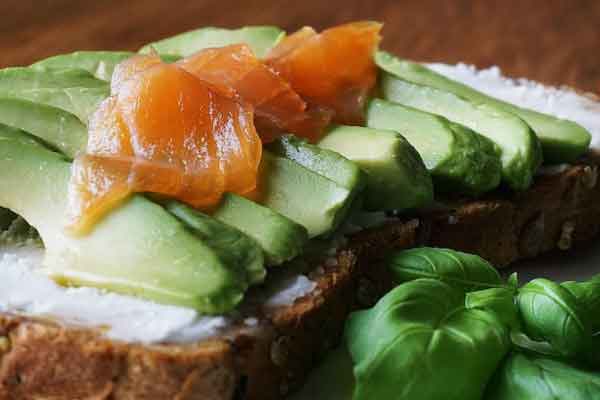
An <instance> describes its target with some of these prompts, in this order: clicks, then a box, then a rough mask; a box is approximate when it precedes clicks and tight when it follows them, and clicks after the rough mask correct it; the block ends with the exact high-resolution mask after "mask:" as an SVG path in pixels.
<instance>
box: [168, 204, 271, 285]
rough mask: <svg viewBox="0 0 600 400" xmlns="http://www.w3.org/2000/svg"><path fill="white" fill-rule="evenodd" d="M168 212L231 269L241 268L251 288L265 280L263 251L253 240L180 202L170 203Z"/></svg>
mask: <svg viewBox="0 0 600 400" xmlns="http://www.w3.org/2000/svg"><path fill="white" fill-rule="evenodd" d="M165 208H166V209H167V210H168V211H169V212H170V213H171V214H173V215H174V216H176V217H177V218H179V219H180V220H181V221H183V222H184V223H185V225H186V226H187V227H188V228H189V229H191V230H192V232H194V233H195V234H196V236H198V237H199V238H200V239H202V241H203V242H204V243H206V244H208V245H209V246H210V247H211V248H212V249H213V250H215V252H216V253H217V255H218V256H219V258H220V259H221V260H224V262H225V263H226V264H227V265H238V266H240V272H241V273H243V274H245V275H246V281H247V282H248V283H249V284H251V285H253V284H256V283H260V282H262V281H263V280H264V279H265V276H266V275H267V272H266V270H265V263H264V257H263V251H262V249H261V248H260V247H259V245H258V243H257V242H255V241H254V239H252V238H251V237H250V236H247V235H245V234H244V233H242V231H240V230H238V229H236V228H234V227H232V226H229V225H227V224H224V223H223V222H221V221H218V220H216V219H215V218H212V217H209V216H208V215H206V214H204V213H202V212H200V211H198V210H196V209H194V208H192V207H189V206H187V205H185V204H183V203H180V202H178V201H169V202H168V203H167V204H166V205H165Z"/></svg>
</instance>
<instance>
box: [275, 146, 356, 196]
mask: <svg viewBox="0 0 600 400" xmlns="http://www.w3.org/2000/svg"><path fill="white" fill-rule="evenodd" d="M269 150H270V151H272V152H273V153H275V154H277V155H280V156H282V157H285V158H289V159H290V160H293V161H295V162H297V163H298V164H300V165H302V166H303V167H305V168H308V169H310V170H311V171H313V172H316V173H317V174H319V175H322V176H324V177H326V178H327V179H330V180H332V181H334V182H335V183H337V184H338V185H340V186H342V187H345V188H346V189H348V190H355V191H360V190H362V189H363V188H364V186H365V184H366V175H365V173H364V172H363V171H362V170H361V169H360V167H359V166H358V165H357V164H356V163H354V162H352V161H350V160H348V159H347V158H346V157H344V156H342V155H341V154H339V153H336V152H335V151H331V150H327V149H324V148H322V147H319V146H316V145H314V144H310V143H308V142H307V141H306V140H304V139H301V138H299V137H297V136H294V135H285V136H282V137H280V138H278V139H277V140H275V141H274V142H273V143H271V144H270V145H269Z"/></svg>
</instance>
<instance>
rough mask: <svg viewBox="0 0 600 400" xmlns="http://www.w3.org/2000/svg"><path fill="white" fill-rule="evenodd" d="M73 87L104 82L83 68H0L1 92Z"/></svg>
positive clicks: (98, 84)
mask: <svg viewBox="0 0 600 400" xmlns="http://www.w3.org/2000/svg"><path fill="white" fill-rule="evenodd" d="M73 87H85V88H103V87H106V82H104V81H101V80H99V79H96V78H95V77H94V76H93V75H92V74H90V73H89V72H88V71H85V70H83V69H51V68H50V69H49V68H30V67H14V68H4V69H1V70H0V90H1V91H3V92H14V91H16V92H18V91H21V90H35V89H64V88H73Z"/></svg>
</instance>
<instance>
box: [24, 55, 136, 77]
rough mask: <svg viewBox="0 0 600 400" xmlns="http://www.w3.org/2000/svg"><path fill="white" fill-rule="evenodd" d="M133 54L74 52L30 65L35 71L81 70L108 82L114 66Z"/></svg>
mask: <svg viewBox="0 0 600 400" xmlns="http://www.w3.org/2000/svg"><path fill="white" fill-rule="evenodd" d="M134 54H135V53H131V52H129V51H76V52H74V53H69V54H60V55H57V56H53V57H49V58H46V59H44V60H41V61H38V62H36V63H35V64H32V65H31V67H32V68H36V69H39V68H41V69H48V68H55V69H74V68H77V69H82V70H85V71H87V72H89V73H90V74H92V75H93V76H94V77H96V78H98V79H101V80H103V81H107V82H110V79H111V77H112V73H113V70H114V69H115V66H116V65H117V64H119V63H120V62H122V61H124V60H126V59H127V58H129V57H131V56H132V55H134Z"/></svg>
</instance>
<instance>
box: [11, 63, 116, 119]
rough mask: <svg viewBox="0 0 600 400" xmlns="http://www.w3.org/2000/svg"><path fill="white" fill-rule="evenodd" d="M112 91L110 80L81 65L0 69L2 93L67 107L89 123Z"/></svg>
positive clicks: (62, 107) (62, 108)
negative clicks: (65, 67)
mask: <svg viewBox="0 0 600 400" xmlns="http://www.w3.org/2000/svg"><path fill="white" fill-rule="evenodd" d="M109 94H110V87H109V85H108V83H107V82H104V81H101V80H99V79H96V78H95V77H94V76H93V75H91V74H90V73H89V72H87V71H84V70H79V69H66V70H60V69H35V68H7V69H3V70H0V96H2V97H15V98H20V99H23V100H29V101H31V102H34V103H39V104H45V105H48V106H52V107H56V108H59V109H61V110H64V111H67V112H69V113H71V114H73V115H75V116H77V117H78V118H79V119H80V120H81V121H82V122H83V123H86V124H87V121H88V119H89V116H90V115H91V114H92V113H93V112H94V111H95V110H96V108H97V107H98V104H99V103H100V102H101V101H102V100H104V99H105V98H106V97H108V95H109Z"/></svg>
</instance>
